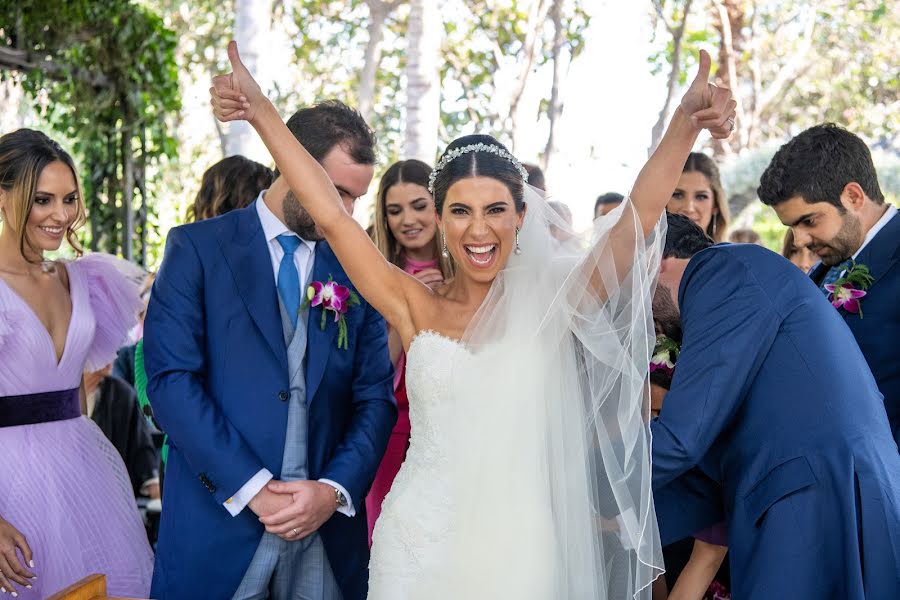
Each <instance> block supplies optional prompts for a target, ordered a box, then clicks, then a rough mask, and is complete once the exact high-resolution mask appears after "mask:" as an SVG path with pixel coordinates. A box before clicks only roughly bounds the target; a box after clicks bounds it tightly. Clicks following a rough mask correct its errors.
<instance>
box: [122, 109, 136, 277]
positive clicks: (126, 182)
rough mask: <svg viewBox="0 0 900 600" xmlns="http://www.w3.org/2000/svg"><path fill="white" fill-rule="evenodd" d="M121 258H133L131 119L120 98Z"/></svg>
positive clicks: (128, 110)
mask: <svg viewBox="0 0 900 600" xmlns="http://www.w3.org/2000/svg"><path fill="white" fill-rule="evenodd" d="M121 102H122V107H123V109H124V110H123V113H122V128H121V129H120V135H121V136H122V137H121V138H120V140H119V143H120V144H121V145H122V146H121V147H122V151H121V153H122V256H123V257H124V258H125V260H127V261H131V260H132V259H133V258H134V242H133V239H134V153H133V152H132V151H131V127H132V117H131V114H130V113H131V110H130V107H129V105H128V99H127V98H122V99H121Z"/></svg>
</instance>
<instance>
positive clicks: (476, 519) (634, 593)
mask: <svg viewBox="0 0 900 600" xmlns="http://www.w3.org/2000/svg"><path fill="white" fill-rule="evenodd" d="M526 202H527V204H528V212H527V215H526V217H525V222H524V226H523V228H522V231H521V235H520V245H521V248H522V253H521V255H512V256H511V257H510V260H509V263H508V265H507V267H506V268H505V269H504V270H503V271H502V272H501V273H500V274H499V276H498V277H497V279H496V280H495V282H494V284H493V285H492V287H491V291H490V293H489V294H488V297H487V298H486V300H485V302H484V304H483V305H482V307H481V308H480V309H479V311H478V313H477V314H476V316H475V318H474V319H473V320H472V323H471V324H470V326H469V327H468V329H467V330H466V333H465V335H464V339H463V340H462V342H463V344H464V346H465V348H466V349H467V352H465V353H458V356H459V357H460V358H458V359H454V363H453V365H452V369H453V372H452V376H451V378H450V381H451V388H452V389H451V390H450V391H449V392H450V393H449V395H448V396H447V398H448V401H449V402H451V403H452V406H451V409H450V411H449V412H450V413H451V416H450V417H449V421H450V422H448V423H446V424H442V426H446V431H447V432H448V433H449V435H451V436H452V437H451V438H450V439H451V443H450V444H449V447H450V452H451V456H450V457H448V458H449V464H450V465H451V466H450V470H451V471H450V473H447V474H446V479H447V481H448V482H449V488H448V489H449V492H448V495H449V498H448V499H447V500H448V504H449V506H450V517H449V523H448V532H447V536H448V539H447V540H446V543H445V544H442V547H443V548H445V550H446V555H444V556H442V557H440V560H438V561H437V562H436V565H437V566H436V567H435V568H434V569H433V572H432V573H426V574H425V576H424V577H423V578H422V579H421V580H420V583H421V585H422V589H421V590H419V592H420V594H421V596H418V595H417V597H428V598H450V597H453V598H515V599H523V598H524V599H534V600H538V599H540V600H547V599H558V600H563V599H567V600H568V599H581V598H585V599H587V598H590V599H597V598H599V599H611V600H612V599H615V600H620V599H627V598H632V597H635V598H637V597H641V598H648V599H649V598H650V583H651V582H652V581H653V579H654V578H655V577H657V576H658V575H659V574H660V573H662V572H663V562H662V553H661V550H660V542H659V533H658V530H657V525H656V516H655V513H654V510H653V497H652V490H651V483H650V434H649V428H648V426H647V420H648V417H649V391H648V384H647V371H648V364H649V359H650V355H651V352H652V350H653V340H654V335H653V324H652V318H651V311H650V306H651V297H652V292H653V289H654V287H655V283H656V275H657V273H658V270H659V260H660V254H661V247H662V243H663V239H664V227H665V220H664V219H662V220H661V221H660V224H659V225H658V226H657V228H656V230H655V231H654V232H653V234H652V235H651V236H650V237H649V238H648V239H646V240H645V239H644V236H643V233H642V229H641V225H640V221H639V219H638V217H637V214H636V212H635V209H634V206H633V205H632V204H631V202H630V200H627V199H626V201H625V202H623V203H622V204H621V205H620V206H619V207H618V208H617V209H616V210H614V211H613V212H612V213H610V214H609V215H607V216H605V217H601V218H600V219H598V220H597V221H596V222H595V224H594V227H593V229H592V230H591V231H590V232H587V233H585V234H583V235H577V234H576V233H575V232H574V231H572V229H571V227H570V226H569V225H567V224H566V223H565V222H564V221H563V220H562V219H560V218H559V216H558V215H557V213H556V212H555V211H554V210H553V209H552V208H551V207H550V206H549V205H548V203H547V202H546V200H545V199H544V198H543V196H542V193H541V192H538V191H537V190H535V189H534V188H527V189H526ZM560 239H562V241H560ZM436 476H444V474H436Z"/></svg>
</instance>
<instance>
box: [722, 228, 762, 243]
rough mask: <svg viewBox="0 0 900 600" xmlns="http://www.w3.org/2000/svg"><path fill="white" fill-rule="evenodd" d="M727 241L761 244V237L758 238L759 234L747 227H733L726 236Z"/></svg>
mask: <svg viewBox="0 0 900 600" xmlns="http://www.w3.org/2000/svg"><path fill="white" fill-rule="evenodd" d="M728 241H729V242H731V243H732V244H757V245H760V246H762V239H760V237H759V234H758V233H756V232H755V231H753V230H752V229H750V228H749V227H748V228H745V229H735V230H734V231H732V232H731V235H729V236H728Z"/></svg>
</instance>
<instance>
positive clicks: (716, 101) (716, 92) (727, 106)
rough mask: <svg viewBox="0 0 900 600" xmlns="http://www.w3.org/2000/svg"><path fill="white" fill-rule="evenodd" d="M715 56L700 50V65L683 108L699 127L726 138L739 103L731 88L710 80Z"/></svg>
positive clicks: (731, 128)
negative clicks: (733, 96)
mask: <svg viewBox="0 0 900 600" xmlns="http://www.w3.org/2000/svg"><path fill="white" fill-rule="evenodd" d="M711 63H712V59H710V57H709V53H708V52H706V50H701V51H700V67H699V69H698V71H697V76H696V77H695V78H694V81H693V82H691V87H689V88H688V90H687V92H685V94H684V97H682V99H681V110H683V111H684V113H685V114H686V115H687V116H688V117H690V119H691V122H692V123H693V124H694V126H695V127H697V128H699V129H708V130H709V132H710V134H711V135H712V137H714V138H716V139H725V138H727V137H728V136H729V135H731V132H732V131H733V130H734V116H735V108H736V107H737V102H735V101H734V99H733V98H732V95H731V90H729V89H728V88H722V87H718V86H715V85H713V84H711V83H709V71H710V66H711Z"/></svg>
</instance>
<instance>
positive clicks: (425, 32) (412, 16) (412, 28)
mask: <svg viewBox="0 0 900 600" xmlns="http://www.w3.org/2000/svg"><path fill="white" fill-rule="evenodd" d="M441 28H442V22H441V14H440V12H439V11H438V4H437V2H435V1H434V0H411V1H410V10H409V26H408V29H407V39H408V40H409V50H408V51H407V59H406V60H407V63H406V131H405V134H404V148H403V155H404V157H405V158H418V159H420V160H423V161H425V162H426V163H428V164H431V163H433V162H434V158H435V154H436V152H437V148H438V127H439V126H440V116H441V113H440V109H441V106H440V102H441V96H440V70H439V68H438V54H439V52H440V48H441V39H442V37H443V36H442V35H441V33H442V32H441Z"/></svg>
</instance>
